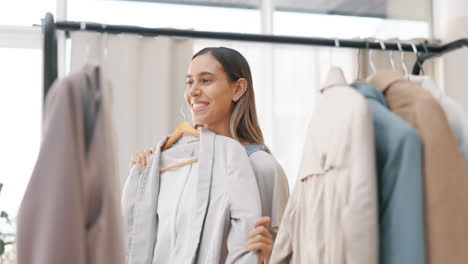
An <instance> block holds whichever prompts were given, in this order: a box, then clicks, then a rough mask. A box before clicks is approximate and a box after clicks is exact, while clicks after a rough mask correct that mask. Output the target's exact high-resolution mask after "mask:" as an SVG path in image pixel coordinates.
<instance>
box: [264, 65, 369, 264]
mask: <svg viewBox="0 0 468 264" xmlns="http://www.w3.org/2000/svg"><path fill="white" fill-rule="evenodd" d="M321 93H322V96H321V98H320V100H319V104H318V105H317V107H316V109H315V112H314V114H313V116H312V120H311V121H310V123H309V128H308V131H307V137H306V140H305V144H304V153H303V159H302V162H301V168H300V173H299V178H298V180H297V182H296V185H295V187H294V190H293V192H292V194H291V198H290V199H289V201H288V204H287V206H286V210H285V213H284V216H283V220H282V222H281V225H280V229H279V231H278V236H277V238H276V241H275V245H274V247H273V252H272V256H271V263H348V264H366V263H369V264H375V263H378V225H377V224H378V215H377V190H376V170H375V150H374V135H373V129H372V117H371V113H370V111H369V107H368V105H367V102H366V101H365V99H364V98H363V97H362V95H360V94H359V93H358V92H357V91H356V90H355V89H353V88H351V87H349V86H348V85H347V84H346V81H345V79H344V76H343V72H342V71H341V69H339V68H336V67H334V68H332V69H331V70H330V73H329V74H328V78H327V82H326V84H325V85H324V86H323V88H322V89H321Z"/></svg>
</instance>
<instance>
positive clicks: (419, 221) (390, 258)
mask: <svg viewBox="0 0 468 264" xmlns="http://www.w3.org/2000/svg"><path fill="white" fill-rule="evenodd" d="M390 154H391V155H389V159H388V161H387V162H386V166H388V167H389V168H394V169H393V170H392V173H395V174H396V177H390V178H395V179H396V181H395V182H394V183H393V184H392V187H393V189H392V190H391V191H390V192H391V194H392V195H391V197H390V200H389V201H388V202H387V203H386V207H387V214H386V218H384V219H385V221H386V222H385V223H384V224H385V227H386V228H387V229H388V230H384V231H383V232H384V233H382V234H381V235H383V236H384V237H383V238H385V239H386V240H385V246H386V250H385V251H384V252H381V254H383V255H382V256H381V259H385V260H386V261H387V263H414V264H424V263H426V245H425V233H424V232H425V228H424V227H425V225H424V190H423V187H424V182H423V172H422V145H421V140H420V137H419V135H418V134H417V132H416V131H415V130H413V129H412V130H409V131H408V132H407V133H406V135H405V136H404V137H403V138H402V139H401V141H400V142H399V143H398V151H395V152H393V153H390Z"/></svg>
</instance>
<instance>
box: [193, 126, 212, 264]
mask: <svg viewBox="0 0 468 264" xmlns="http://www.w3.org/2000/svg"><path fill="white" fill-rule="evenodd" d="M215 136H216V134H215V133H214V132H212V131H210V130H208V129H206V128H200V159H199V165H198V181H197V186H196V188H197V191H196V195H197V197H195V208H194V218H193V219H192V221H191V225H192V228H191V230H192V234H191V236H192V239H190V243H191V245H190V246H189V256H191V257H190V262H189V263H195V262H196V256H197V252H198V248H199V246H200V241H201V235H202V232H203V226H204V224H205V219H206V213H207V211H208V204H209V201H210V194H211V179H212V172H213V159H214V156H213V155H214V145H215Z"/></svg>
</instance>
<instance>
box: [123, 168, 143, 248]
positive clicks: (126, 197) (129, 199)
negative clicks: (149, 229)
mask: <svg viewBox="0 0 468 264" xmlns="http://www.w3.org/2000/svg"><path fill="white" fill-rule="evenodd" d="M140 176H141V173H140V171H139V170H138V166H136V165H134V166H133V167H132V168H131V169H130V174H129V175H128V177H127V179H126V180H125V184H124V187H123V191H122V213H123V219H124V234H125V235H124V241H125V249H126V251H128V249H129V247H130V238H131V227H132V226H133V217H134V215H133V210H134V208H135V203H136V197H137V192H138V184H139V180H140Z"/></svg>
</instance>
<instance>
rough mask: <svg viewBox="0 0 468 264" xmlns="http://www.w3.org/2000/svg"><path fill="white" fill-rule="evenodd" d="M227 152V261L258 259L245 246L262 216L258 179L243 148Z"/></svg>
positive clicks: (245, 261) (234, 147) (243, 261)
mask: <svg viewBox="0 0 468 264" xmlns="http://www.w3.org/2000/svg"><path fill="white" fill-rule="evenodd" d="M231 150H232V151H228V154H227V159H228V160H227V163H226V164H228V165H227V169H228V171H227V174H228V177H227V180H228V183H227V186H228V187H227V188H228V199H229V210H230V230H229V234H228V238H227V248H228V256H227V259H226V263H248V264H252V263H253V264H255V263H257V262H258V255H257V253H255V252H252V251H248V250H247V249H246V247H245V246H246V243H247V240H248V239H249V238H248V233H249V232H250V231H252V229H253V225H254V223H255V220H256V219H257V218H258V217H260V216H261V204H260V203H261V202H260V194H259V191H258V185H257V181H256V179H255V175H254V172H253V170H252V167H251V166H250V162H249V159H248V157H247V154H246V153H245V150H244V149H243V147H242V146H241V145H240V144H239V145H238V146H237V145H235V146H233V148H232V149H231Z"/></svg>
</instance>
